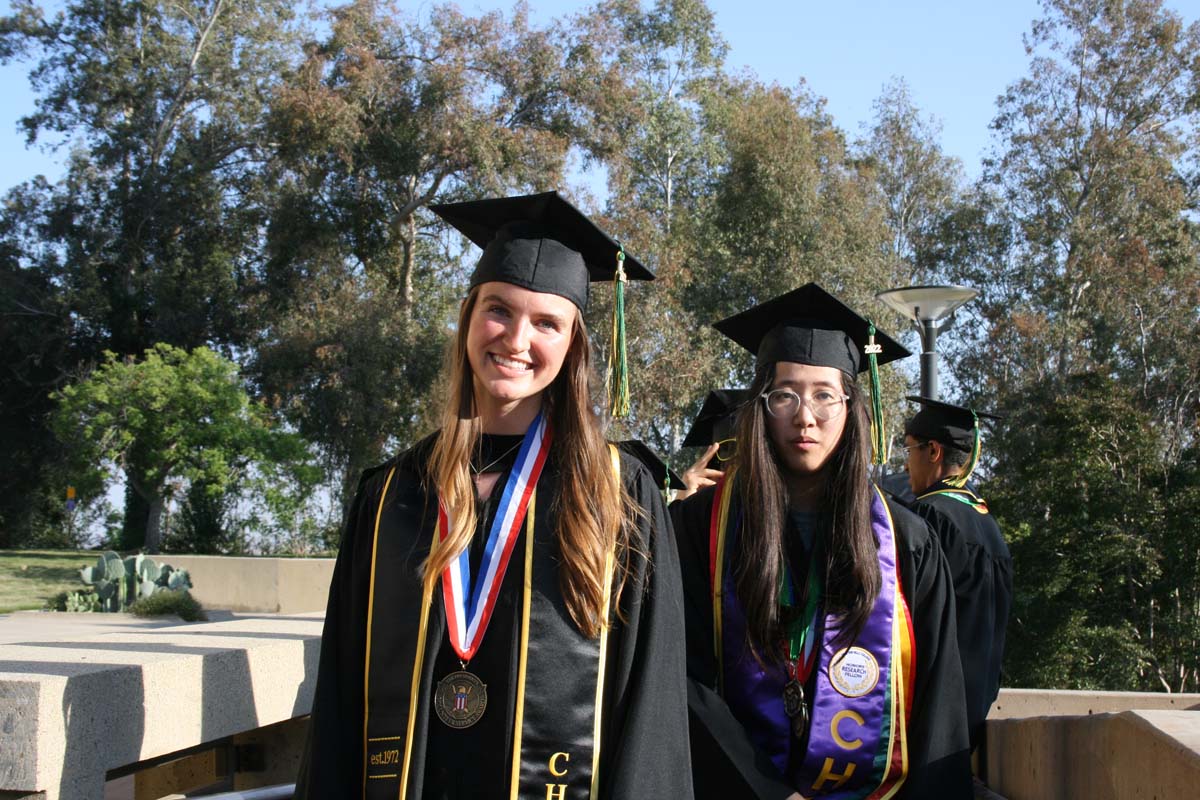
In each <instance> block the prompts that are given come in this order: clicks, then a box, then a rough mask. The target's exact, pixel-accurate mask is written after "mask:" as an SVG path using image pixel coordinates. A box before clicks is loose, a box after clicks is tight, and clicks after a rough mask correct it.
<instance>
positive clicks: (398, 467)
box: [296, 437, 692, 800]
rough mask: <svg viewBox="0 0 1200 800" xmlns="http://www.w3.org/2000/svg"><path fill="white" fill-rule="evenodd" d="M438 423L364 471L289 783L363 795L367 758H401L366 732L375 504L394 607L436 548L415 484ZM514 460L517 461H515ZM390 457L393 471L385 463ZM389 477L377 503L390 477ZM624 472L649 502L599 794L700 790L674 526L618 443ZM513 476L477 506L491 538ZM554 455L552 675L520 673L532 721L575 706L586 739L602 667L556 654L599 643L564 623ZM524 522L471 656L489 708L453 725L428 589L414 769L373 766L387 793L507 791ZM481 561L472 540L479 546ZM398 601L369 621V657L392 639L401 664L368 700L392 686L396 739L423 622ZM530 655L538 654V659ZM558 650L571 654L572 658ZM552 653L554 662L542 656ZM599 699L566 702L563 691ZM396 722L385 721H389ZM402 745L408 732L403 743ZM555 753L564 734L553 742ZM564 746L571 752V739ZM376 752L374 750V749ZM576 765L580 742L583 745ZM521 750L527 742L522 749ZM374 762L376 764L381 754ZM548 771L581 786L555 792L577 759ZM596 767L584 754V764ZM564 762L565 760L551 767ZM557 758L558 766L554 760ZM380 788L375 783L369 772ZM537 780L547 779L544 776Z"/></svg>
mask: <svg viewBox="0 0 1200 800" xmlns="http://www.w3.org/2000/svg"><path fill="white" fill-rule="evenodd" d="M431 444H432V437H431V438H430V439H427V440H425V441H423V442H422V443H420V444H418V445H417V446H415V447H414V448H413V449H411V450H409V451H407V452H406V453H404V454H402V455H401V456H399V457H397V458H395V459H393V460H392V461H391V462H388V463H387V464H385V465H383V466H382V467H380V468H376V469H375V470H371V471H368V473H366V474H365V475H364V477H363V480H362V482H361V484H360V487H359V491H358V494H357V497H356V499H355V501H354V505H353V507H352V510H351V515H350V521H349V525H348V527H347V530H346V531H345V533H344V534H343V539H342V545H341V549H340V551H339V553H338V559H337V564H336V566H335V568H334V576H333V581H332V585H331V587H330V592H329V605H328V610H327V612H326V618H325V629H324V633H323V635H322V642H321V658H320V667H319V671H318V675H317V686H316V695H315V698H314V700H313V710H312V719H311V722H310V726H309V738H308V743H307V746H306V752H305V757H304V760H303V763H302V765H301V770H300V775H299V779H298V785H297V793H296V797H298V798H310V799H311V800H318V799H320V800H325V799H326V798H336V797H352V798H359V797H362V796H363V783H364V774H365V772H366V771H367V770H366V769H365V767H364V760H367V759H370V758H371V757H375V758H376V759H382V760H383V762H384V763H390V762H392V761H394V759H393V758H392V757H390V756H386V754H381V753H379V752H376V751H375V748H376V745H375V744H371V745H366V744H365V743H364V742H365V739H366V735H365V733H364V726H365V723H364V717H363V714H364V669H365V656H364V653H365V651H366V648H367V646H368V643H367V618H368V613H369V612H370V613H372V614H374V615H376V616H378V615H380V614H383V613H385V612H386V609H380V608H378V607H374V606H373V605H372V598H371V596H370V590H369V587H370V563H371V558H372V540H373V539H374V538H375V536H374V530H375V526H376V516H377V514H378V525H379V535H378V540H379V542H380V545H379V551H380V553H381V555H380V556H378V558H379V559H380V563H379V564H378V565H377V568H376V575H377V578H376V581H377V584H378V582H380V581H383V580H386V581H389V582H395V585H394V586H390V587H388V592H389V593H390V594H393V595H394V594H397V593H398V594H399V595H402V596H404V597H406V598H408V600H406V601H405V602H404V603H403V604H401V605H406V606H407V605H411V604H414V603H415V604H417V605H419V604H420V602H421V600H420V598H421V579H420V571H419V567H420V565H421V563H422V561H423V560H424V559H425V557H426V556H427V555H428V553H429V546H430V541H431V537H432V536H433V535H434V526H435V518H436V511H437V503H436V498H434V497H431V496H430V493H429V492H427V491H426V490H425V489H424V487H423V483H422V477H423V473H424V469H425V465H426V463H427V461H428V453H429V448H430V446H431ZM509 460H510V461H511V459H509ZM392 467H395V470H394V471H393V470H392V469H391V468H392ZM389 473H391V474H392V478H391V485H390V486H389V487H388V489H387V492H386V500H385V502H384V503H383V504H382V508H381V506H380V502H379V501H380V497H381V493H383V492H384V485H385V483H386V481H387V478H386V476H387V475H388V474H389ZM621 477H622V480H623V481H624V483H625V486H626V488H627V489H628V491H629V493H630V495H631V497H632V498H633V499H634V501H635V502H636V503H637V504H638V506H639V507H640V508H641V509H642V512H643V513H642V515H641V516H640V518H639V522H638V525H637V529H636V530H635V531H633V536H632V541H631V544H632V547H631V550H632V551H633V552H631V553H630V554H629V558H628V564H629V572H628V578H627V581H626V584H625V587H624V591H623V592H622V594H621V599H620V606H619V609H620V614H619V615H618V614H616V613H614V615H613V617H612V619H613V621H614V624H613V628H612V630H611V632H610V633H609V636H608V640H607V641H608V644H607V647H608V651H607V667H606V674H605V680H604V682H603V683H604V689H603V691H604V700H603V714H602V720H603V726H602V730H601V735H600V747H601V750H600V761H599V764H600V771H599V774H600V780H599V797H601V798H613V800H617V799H618V798H648V797H684V798H690V797H691V796H692V786H691V771H690V762H689V747H688V738H687V712H686V689H685V656H684V641H683V600H682V594H681V590H680V578H679V562H678V555H677V552H676V549H675V543H674V538H673V536H672V534H671V529H670V520H669V519H668V518H667V516H666V509H665V506H664V504H663V501H662V495H661V493H660V492H659V490H658V487H657V486H655V484H654V481H653V479H652V478H651V477H650V475H649V472H648V471H647V469H646V468H645V467H644V466H643V465H642V464H641V463H640V462H638V461H636V460H634V459H631V458H625V457H622V459H621ZM506 478H507V469H506V471H505V472H504V473H503V474H502V475H501V476H500V479H499V481H498V483H497V485H496V488H495V489H494V490H493V492H492V496H491V498H489V501H488V502H486V503H483V504H481V506H480V508H479V509H478V510H479V516H480V523H479V529H478V530H477V531H476V538H479V537H480V536H486V534H487V531H488V530H489V529H490V526H491V521H492V517H493V516H494V515H495V513H496V507H497V505H498V502H497V500H496V499H497V498H498V497H499V495H500V493H501V490H502V488H503V486H504V481H505V479H506ZM557 485H558V469H557V466H556V459H555V456H554V451H553V450H551V454H550V456H549V458H548V460H547V464H546V467H545V470H544V471H543V473H542V477H541V479H540V480H539V482H538V485H537V499H536V514H535V524H534V541H535V555H534V562H533V563H534V570H533V571H534V575H535V577H534V578H533V580H532V592H533V595H534V604H535V605H537V604H538V603H543V604H544V606H545V607H546V608H549V609H551V610H552V612H553V613H551V614H550V616H549V617H543V619H542V621H541V622H540V623H539V624H538V625H532V624H531V625H530V626H529V628H530V630H529V634H528V635H529V652H530V653H531V654H533V653H535V652H536V653H537V654H538V655H537V658H538V659H539V663H541V664H542V665H543V674H545V670H546V669H549V671H550V674H551V675H552V676H553V678H552V679H550V680H544V681H542V685H540V686H539V685H535V684H534V683H533V682H529V683H527V684H526V689H525V692H526V694H525V704H524V708H523V710H522V711H523V714H524V719H525V720H526V722H527V723H528V720H529V719H530V718H531V717H538V716H542V717H543V718H546V719H559V718H562V715H568V716H569V717H570V718H572V719H575V720H582V723H581V724H582V725H583V726H585V727H586V728H587V730H588V738H589V739H590V736H591V734H590V731H591V727H590V726H591V724H592V723H591V720H593V719H594V714H593V707H594V702H595V681H594V678H593V680H592V682H591V685H590V686H587V685H583V684H584V683H585V681H584V680H583V679H581V678H580V676H579V675H578V674H575V673H573V672H572V671H571V669H570V667H569V666H567V667H564V668H563V669H555V667H556V666H557V665H556V658H557V657H558V656H559V655H560V654H563V653H566V652H568V651H571V650H572V649H573V648H575V649H576V650H578V649H580V648H583V649H586V648H589V647H594V646H595V640H588V639H586V638H585V637H583V636H582V634H580V633H579V632H578V630H577V629H576V628H575V627H574V625H573V623H571V621H570V619H569V617H568V616H567V612H566V609H565V606H564V605H563V602H562V597H561V594H560V592H559V588H558V581H557V573H556V572H555V565H556V564H557V563H558V561H559V559H560V552H559V550H558V539H557V536H556V535H555V534H554V530H555V525H554V522H555V513H554V508H555V506H556V504H557ZM525 537H526V533H525V530H524V527H522V532H521V534H520V536H519V538H518V540H517V542H516V544H515V546H514V552H513V556H512V558H511V560H510V562H509V567H508V570H507V572H506V574H505V575H504V578H503V581H502V583H501V588H500V594H499V598H498V600H497V604H496V607H495V611H494V612H493V616H492V619H491V623H490V625H489V626H488V628H487V632H486V634H485V636H484V638H483V643H482V644H481V646H480V648H479V650H478V652H477V653H476V654H475V657H474V658H473V659H472V660H471V662H470V664H469V669H470V670H471V671H472V672H473V673H475V674H477V675H478V676H479V677H480V679H481V680H482V681H483V682H484V683H486V684H487V692H488V705H487V710H486V711H485V713H484V715H483V717H482V718H481V720H480V721H479V722H478V723H477V724H476V725H475V726H473V727H469V728H466V729H461V730H455V729H451V728H448V727H446V726H445V725H444V724H443V723H442V722H441V721H440V719H439V718H438V716H437V714H436V713H434V711H433V709H432V707H431V705H430V703H431V696H432V693H433V691H434V687H435V686H436V684H437V681H438V680H440V679H441V678H442V677H444V675H445V674H446V673H448V672H450V671H453V670H457V669H459V668H460V663H459V661H458V658H457V656H456V655H455V653H454V652H453V649H452V647H451V645H450V641H449V635H448V633H447V630H446V615H445V611H444V602H443V597H442V591H441V584H440V582H439V584H438V586H437V588H436V589H435V590H434V592H433V595H432V601H431V609H430V613H429V616H428V627H427V639H426V644H425V650H424V656H423V658H422V662H421V663H422V670H421V674H420V681H419V686H417V689H416V691H417V700H416V708H417V712H416V714H415V715H413V719H412V721H411V725H412V729H413V736H412V742H411V745H412V746H411V767H410V770H409V776H410V777H409V780H408V784H407V787H403V788H404V789H405V791H404V792H403V794H401V789H402V787H401V786H400V782H401V781H400V779H399V778H396V777H392V778H388V777H387V775H389V774H392V773H401V772H402V770H401V769H399V768H397V769H388V768H386V767H384V768H382V769H381V768H379V767H376V766H372V767H371V770H372V772H373V774H379V775H380V776H381V777H380V780H379V783H382V784H385V785H386V786H388V787H389V791H391V790H394V791H391V793H390V796H391V797H399V796H403V797H406V798H421V799H422V800H424V798H460V797H461V798H477V797H486V798H493V797H494V798H507V797H509V796H510V791H511V790H510V785H511V769H512V748H513V731H514V728H515V717H514V714H515V710H516V705H517V702H516V688H515V685H516V681H515V680H514V677H513V676H515V675H516V674H517V671H518V657H519V646H518V642H519V640H520V632H521V628H522V605H523V600H522V598H523V596H524V594H523V593H524V582H525V566H524V559H523V558H522V554H523V552H524V548H525ZM471 555H472V562H476V561H477V558H476V556H477V554H476V553H472V554H471ZM401 619H402V617H401V615H399V614H398V615H397V624H396V632H395V633H394V634H391V635H390V636H388V635H382V634H381V633H380V631H381V628H380V626H379V624H378V621H377V622H376V624H375V626H374V627H373V628H372V630H374V631H375V632H376V633H375V634H374V637H373V638H374V641H372V642H371V648H372V656H371V660H372V662H373V663H378V662H377V659H378V658H380V656H379V653H380V652H381V651H382V652H384V653H385V658H386V659H387V661H386V662H385V663H384V666H385V667H387V666H388V665H389V664H391V663H394V664H395V677H394V678H391V677H387V678H381V677H380V676H379V671H378V670H374V669H373V671H372V673H371V675H372V678H371V681H372V683H371V686H370V689H369V691H370V693H371V697H372V698H373V699H372V703H371V705H372V708H374V707H375V705H376V703H377V701H376V700H375V699H374V698H376V697H377V696H382V695H384V694H387V693H392V694H394V695H396V696H397V697H398V698H399V702H397V703H395V706H396V707H397V708H398V709H401V710H402V711H403V713H401V714H399V715H398V716H397V718H396V720H395V721H394V723H389V722H388V721H387V720H381V719H380V714H382V712H379V713H377V712H375V711H372V714H374V715H375V716H374V717H373V718H372V726H373V727H374V728H375V729H376V730H377V731H379V732H381V733H385V734H386V733H395V734H397V737H396V738H397V739H398V741H399V743H400V744H402V743H404V742H405V740H407V738H408V737H407V735H406V733H405V732H406V728H405V726H406V725H407V724H409V723H408V722H407V718H408V714H407V711H406V709H407V708H408V703H409V698H410V697H411V695H412V692H411V690H410V689H409V686H410V685H411V681H412V675H413V671H414V670H413V669H412V667H411V666H406V664H411V662H412V660H413V658H414V657H415V655H416V640H417V636H416V635H415V632H414V630H413V628H412V626H407V627H406V626H405V625H404V624H401ZM533 658H534V656H533V655H531V663H532V659H533ZM564 663H566V664H568V665H569V664H570V663H571V662H569V661H568V660H565V659H564ZM547 665H548V666H547ZM570 697H575V698H590V699H588V700H587V701H586V702H583V701H580V702H576V703H574V704H573V705H572V704H571V703H568V702H565V701H564V698H570ZM388 724H392V729H388V728H387V725H388ZM397 749H399V744H397ZM549 749H550V750H555V751H557V750H558V749H559V748H558V747H550V748H549ZM561 750H562V751H564V752H568V751H570V752H574V751H573V749H572V746H571V744H570V743H563V745H562V746H561ZM365 751H369V752H365ZM575 755H576V759H575V763H578V762H579V761H580V760H581V759H582V756H581V755H580V754H579V753H575ZM522 756H523V763H524V761H525V760H527V759H528V758H529V757H530V756H529V753H527V752H526V751H525V750H524V749H523V750H522ZM375 763H379V762H378V761H377V762H375ZM534 766H535V768H537V769H541V770H545V771H546V772H547V774H546V780H545V783H546V785H547V786H548V787H550V796H553V797H556V798H558V797H561V798H564V800H566V799H568V798H586V797H588V796H589V793H588V788H587V786H586V785H584V786H582V787H581V786H579V785H574V784H573V785H571V786H570V787H569V788H568V789H567V790H565V791H555V790H554V787H556V786H557V784H558V783H559V782H560V781H569V780H571V779H570V777H569V776H568V777H562V778H560V777H555V776H556V775H558V774H559V773H563V772H565V771H567V770H568V768H573V767H574V766H575V764H572V763H571V762H570V761H569V759H563V758H561V757H560V758H559V759H558V760H555V761H554V762H553V763H552V764H541V763H540V760H539V763H538V764H536V765H534ZM589 766H590V764H589ZM556 768H557V769H556ZM551 770H553V771H554V775H551V774H549V773H550V771H551ZM371 784H372V791H373V792H375V791H377V789H376V785H375V782H374V781H372V782H371ZM539 794H540V790H539Z"/></svg>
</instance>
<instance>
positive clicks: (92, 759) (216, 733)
mask: <svg viewBox="0 0 1200 800" xmlns="http://www.w3.org/2000/svg"><path fill="white" fill-rule="evenodd" d="M50 616H58V615H50ZM79 616H84V615H79ZM86 616H89V617H91V616H95V617H113V616H118V615H107V614H105V615H99V614H97V615H86ZM101 621H104V622H108V621H107V620H101ZM322 622H323V615H321V614H308V615H297V616H275V615H272V616H266V615H262V616H250V617H243V618H238V619H234V620H231V621H227V622H214V623H197V624H193V625H178V626H176V627H169V628H158V629H154V630H141V629H136V628H131V629H129V630H126V631H110V632H108V633H104V634H100V635H91V636H89V635H69V636H65V637H64V636H55V635H54V634H53V630H51V629H52V628H53V626H51V625H45V624H39V621H38V620H37V618H36V615H29V616H26V617H21V618H18V619H17V620H6V623H7V624H9V625H13V624H27V625H28V627H27V628H26V630H25V632H24V634H23V635H22V636H20V637H13V638H10V639H9V640H8V641H7V642H6V643H5V644H4V645H3V647H0V732H2V733H0V796H3V793H4V792H11V793H28V794H34V793H39V792H44V793H45V799H46V800H99V798H101V797H102V796H103V793H104V782H105V775H106V773H107V772H108V771H110V770H117V769H121V768H123V767H127V766H129V765H132V764H139V763H141V762H145V761H148V760H152V759H156V758H160V757H163V756H167V755H170V754H173V753H178V752H179V751H183V750H187V749H189V748H195V747H198V746H200V745H202V744H205V743H208V742H213V741H216V740H219V739H222V738H224V737H231V736H237V735H239V734H243V733H246V732H248V731H255V730H257V729H260V728H263V727H265V726H269V725H275V724H277V723H281V722H285V721H288V720H293V719H296V718H298V717H302V716H304V715H305V714H307V713H308V712H309V709H310V708H311V706H312V695H313V689H314V686H315V683H316V674H317V657H318V653H319V651H320V637H321V627H322ZM110 624H111V623H110ZM281 767H282V769H281V771H282V772H284V773H286V772H288V771H290V770H292V769H294V762H293V763H289V764H285V765H281Z"/></svg>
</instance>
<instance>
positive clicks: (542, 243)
mask: <svg viewBox="0 0 1200 800" xmlns="http://www.w3.org/2000/svg"><path fill="white" fill-rule="evenodd" d="M429 210H430V211H432V212H433V213H435V214H437V215H438V216H439V217H441V218H442V219H444V220H445V221H446V222H448V223H450V224H451V225H452V226H454V227H455V228H456V229H458V230H459V231H460V232H461V233H462V234H463V235H464V236H466V237H467V238H468V239H470V240H471V241H472V242H474V243H475V244H476V245H478V246H479V247H481V248H483V255H482V256H480V258H479V263H478V264H476V265H475V271H474V272H473V273H472V275H471V287H472V288H474V287H476V286H478V285H479V284H481V283H487V282H488V281H502V282H504V283H511V284H513V285H515V286H520V287H521V288H523V289H530V290H532V291H535V292H548V293H550V294H556V295H559V296H560V297H565V298H566V299H568V300H570V301H571V302H572V303H574V304H575V305H576V306H577V307H578V308H579V310H580V311H583V310H584V309H585V308H586V307H587V301H588V284H589V283H590V282H592V281H606V280H611V281H613V285H614V292H615V296H614V300H613V332H612V343H611V347H610V348H609V372H610V375H611V376H612V377H611V381H612V383H611V384H610V387H609V388H610V395H611V401H612V406H611V410H612V414H613V416H615V417H621V416H626V415H627V414H628V413H629V377H628V370H627V366H626V356H625V281H626V279H629V280H635V281H651V280H654V273H652V272H651V271H650V270H648V269H646V267H645V266H643V265H642V263H641V262H639V261H638V260H637V259H636V258H633V257H632V256H630V255H628V254H626V253H625V250H624V248H622V247H621V245H620V244H619V243H618V242H616V241H615V240H613V239H612V237H610V236H609V235H608V234H606V233H605V232H604V231H602V230H600V228H598V227H597V226H596V224H595V223H594V222H592V221H591V220H590V219H588V218H587V216H585V215H584V214H583V212H581V211H580V210H579V209H577V208H575V206H573V205H571V204H570V203H569V202H567V201H566V200H565V199H563V198H562V196H560V195H559V194H558V192H542V193H541V194H529V195H519V196H515V197H496V198H489V199H486V200H471V201H467V202H462V203H437V204H433V205H431V206H429Z"/></svg>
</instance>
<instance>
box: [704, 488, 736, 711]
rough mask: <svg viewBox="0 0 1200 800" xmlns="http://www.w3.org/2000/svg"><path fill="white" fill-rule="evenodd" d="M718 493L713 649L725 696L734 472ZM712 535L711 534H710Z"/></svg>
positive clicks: (720, 690) (718, 680) (714, 565)
mask: <svg viewBox="0 0 1200 800" xmlns="http://www.w3.org/2000/svg"><path fill="white" fill-rule="evenodd" d="M717 491H718V492H719V493H720V499H719V501H718V502H719V505H718V507H717V531H716V534H717V552H716V555H715V557H714V558H713V561H714V562H715V563H714V564H713V579H712V604H713V649H714V654H715V655H716V659H717V692H718V693H719V694H721V695H722V696H723V695H724V694H725V664H724V661H725V647H724V642H725V626H724V621H723V620H722V616H721V615H722V614H723V613H724V599H725V532H726V530H728V528H729V506H730V504H731V502H732V498H733V492H734V487H733V470H730V471H729V472H728V473H726V475H725V479H724V480H723V481H722V482H721V484H720V486H719V488H718V489H717ZM710 535H711V534H710Z"/></svg>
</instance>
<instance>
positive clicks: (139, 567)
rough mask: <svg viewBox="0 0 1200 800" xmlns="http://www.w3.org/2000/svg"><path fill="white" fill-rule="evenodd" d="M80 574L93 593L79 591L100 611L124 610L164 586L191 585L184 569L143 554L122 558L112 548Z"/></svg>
mask: <svg viewBox="0 0 1200 800" xmlns="http://www.w3.org/2000/svg"><path fill="white" fill-rule="evenodd" d="M79 577H80V578H81V579H82V580H83V582H84V583H86V584H88V585H89V586H91V587H93V589H94V590H95V593H94V595H92V594H90V593H86V592H81V593H79V594H86V595H88V596H90V597H93V598H94V600H93V602H94V603H95V604H96V605H98V606H99V608H98V609H96V610H99V611H124V610H125V609H126V608H127V607H128V606H129V605H130V604H132V603H133V602H134V601H136V600H138V599H139V598H144V597H150V596H151V595H153V594H155V593H157V592H161V591H165V590H167V589H171V590H173V591H186V590H188V589H190V588H192V581H191V578H190V577H189V576H188V573H187V570H182V569H181V570H177V569H175V568H173V567H172V566H171V565H169V564H160V563H158V562H157V561H155V560H154V559H152V558H149V557H147V556H144V555H137V556H129V557H127V558H125V559H122V558H121V557H120V556H119V555H117V554H116V553H114V552H111V551H109V552H106V553H103V554H101V555H100V557H99V558H98V559H97V560H96V565H95V566H94V567H83V568H82V569H81V570H80V571H79ZM80 605H82V602H80ZM81 610H82V609H81Z"/></svg>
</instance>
